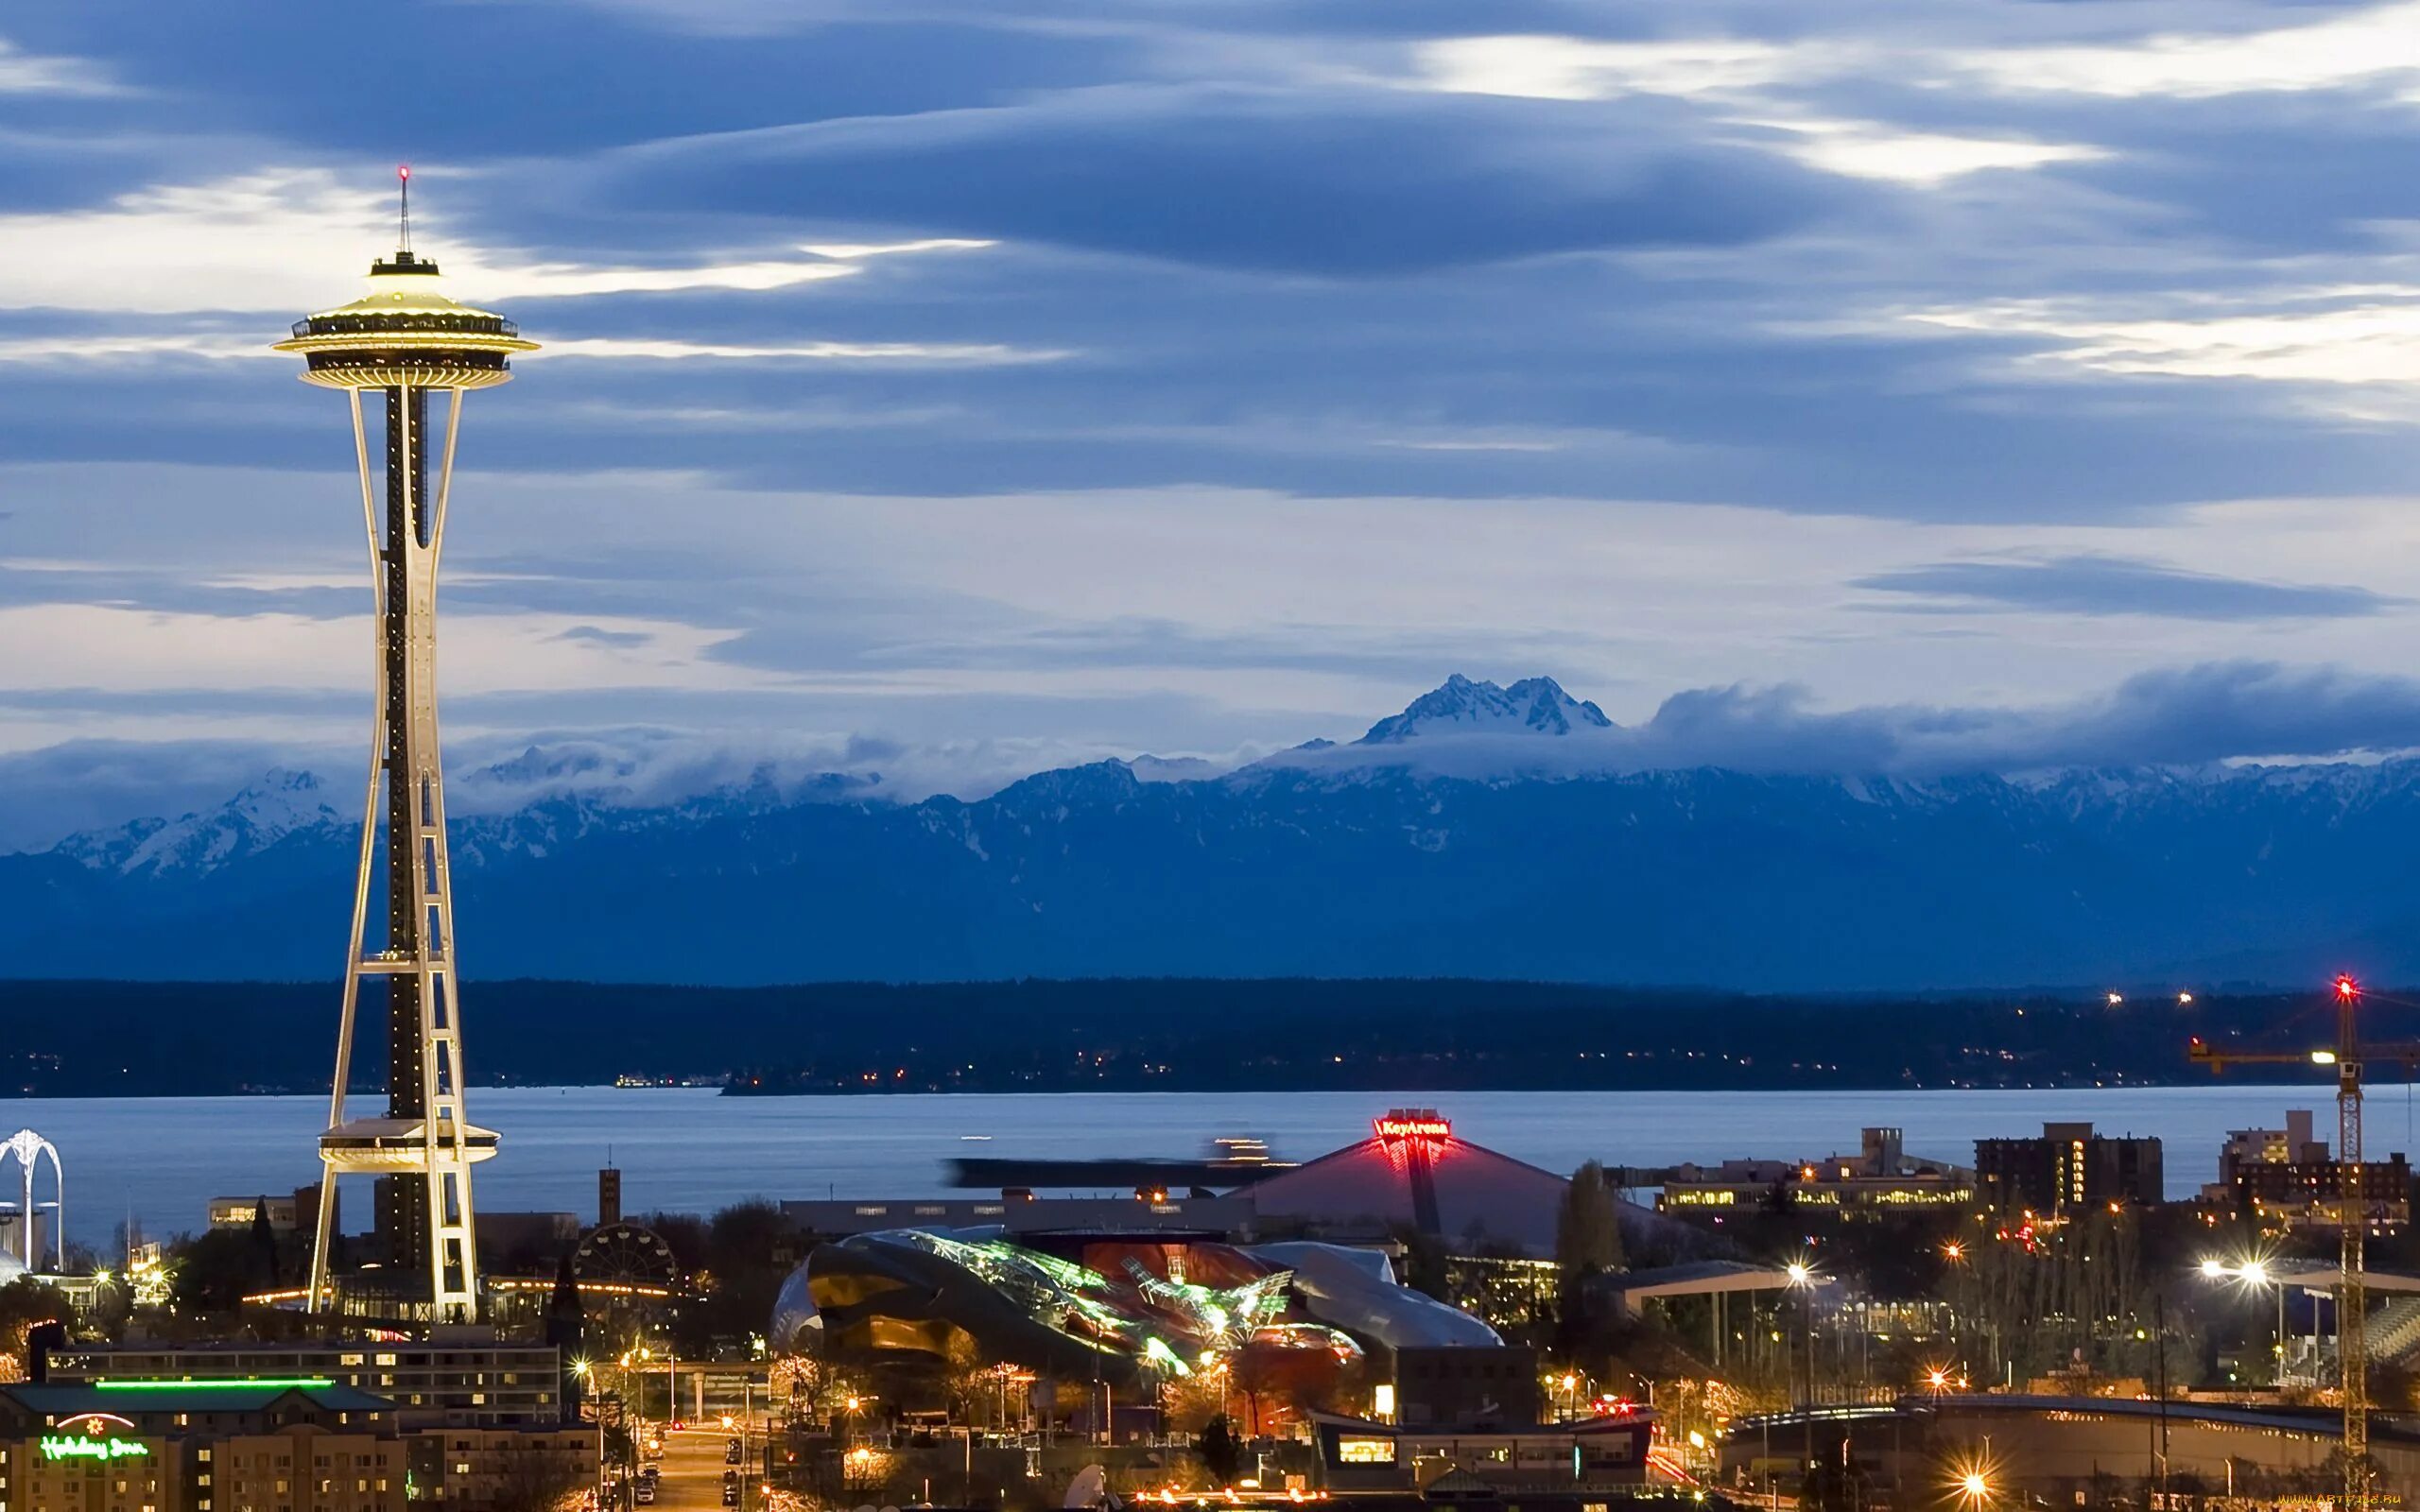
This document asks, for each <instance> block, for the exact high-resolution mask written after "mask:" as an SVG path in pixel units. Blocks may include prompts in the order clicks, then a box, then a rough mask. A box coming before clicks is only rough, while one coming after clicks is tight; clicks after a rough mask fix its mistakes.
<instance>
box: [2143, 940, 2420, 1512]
mask: <svg viewBox="0 0 2420 1512" xmlns="http://www.w3.org/2000/svg"><path fill="white" fill-rule="evenodd" d="M2334 994H2335V999H2336V1048H2335V1049H2333V1050H2307V1051H2257V1050H2213V1049H2211V1048H2210V1046H2209V1045H2207V1044H2206V1043H2204V1041H2203V1040H2201V1038H2200V1037H2198V1036H2196V1037H2195V1038H2194V1040H2192V1042H2191V1043H2190V1044H2189V1045H2188V1046H2187V1049H2186V1056H2187V1058H2188V1059H2190V1060H2192V1061H2193V1062H2194V1063H2195V1064H2197V1065H2204V1066H2207V1067H2209V1068H2210V1070H2211V1071H2212V1072H2213V1073H2217V1072H2222V1071H2224V1070H2226V1068H2227V1067H2229V1066H2243V1065H2313V1066H2334V1067H2335V1068H2336V1160H2335V1161H2334V1162H2333V1164H2334V1166H2335V1170H2336V1183H2335V1185H2336V1197H2335V1201H2334V1202H2333V1203H2332V1204H2331V1207H2332V1209H2333V1216H2334V1219H2335V1222H2336V1227H2337V1232H2338V1234H2339V1235H2340V1238H2341V1244H2340V1250H2339V1252H2340V1254H2341V1255H2342V1267H2343V1270H2342V1275H2341V1276H2340V1277H2339V1278H2338V1280H2337V1290H2336V1356H2337V1366H2338V1369H2339V1371H2340V1373H2341V1375H2342V1383H2343V1391H2344V1489H2343V1498H2342V1505H2343V1508H2344V1512H2366V1509H2367V1508H2368V1507H2369V1506H2370V1504H2371V1502H2372V1500H2373V1497H2372V1490H2371V1486H2370V1472H2369V1463H2370V1402H2369V1363H2370V1362H2369V1339H2368V1326H2367V1325H2368V1319H2369V1300H2370V1299H2369V1286H2368V1281H2367V1279H2366V1277H2365V1276H2364V1274H2363V1271H2362V1255H2361V1237H2362V1233H2363V1231H2364V1230H2365V1229H2367V1228H2368V1226H2369V1213H2368V1194H2367V1186H2368V1183H2367V1182H2366V1180H2364V1178H2363V1177H2362V1168H2361V1063H2362V1061H2363V1060H2364V1059H2365V1058H2367V1059H2373V1060H2394V1061H2401V1062H2402V1063H2403V1064H2404V1065H2405V1066H2407V1067H2409V1066H2411V1065H2412V1064H2413V1063H2414V1062H2420V1044H2408V1043H2407V1044H2372V1045H2367V1046H2365V1045H2363V1044H2362V1043H2361V1039H2360V1027H2359V1023H2358V1022H2356V1018H2357V1014H2356V1011H2355V1010H2356V1009H2358V1008H2359V1006H2360V1001H2361V988H2360V984H2359V983H2358V982H2356V981H2354V980H2353V979H2352V978H2351V977H2349V976H2339V977H2337V979H2336V981H2335V984H2334Z"/></svg>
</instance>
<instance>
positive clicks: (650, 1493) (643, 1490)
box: [631, 1481, 655, 1506]
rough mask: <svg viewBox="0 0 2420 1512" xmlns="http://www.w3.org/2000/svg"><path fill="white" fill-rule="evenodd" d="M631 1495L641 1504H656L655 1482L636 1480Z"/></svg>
mask: <svg viewBox="0 0 2420 1512" xmlns="http://www.w3.org/2000/svg"><path fill="white" fill-rule="evenodd" d="M631 1497H632V1498H633V1499H634V1500H636V1501H637V1503H638V1504H639V1505H641V1506H653V1505H654V1504H655V1483H654V1482H653V1481H637V1482H634V1483H632V1485H631Z"/></svg>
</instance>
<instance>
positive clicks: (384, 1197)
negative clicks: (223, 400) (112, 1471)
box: [277, 168, 537, 1323]
mask: <svg viewBox="0 0 2420 1512" xmlns="http://www.w3.org/2000/svg"><path fill="white" fill-rule="evenodd" d="M396 178H397V180H398V181H399V182H400V183H401V185H402V186H403V188H402V194H403V195H404V196H405V197H406V198H403V200H402V202H401V214H400V217H399V220H400V224H399V228H398V229H399V230H400V232H401V233H402V237H403V243H404V245H403V246H401V247H398V248H397V249H395V255H394V256H393V257H392V258H391V259H381V260H380V261H378V262H375V263H372V265H371V266H370V292H369V293H368V294H367V295H366V296H364V297H363V298H361V299H358V300H355V301H353V302H352V303H350V304H344V305H339V306H337V308H335V309H332V310H323V311H321V312H320V313H319V314H317V315H314V316H311V317H309V318H306V319H302V320H298V321H296V322H295V323H294V329H293V335H292V337H291V338H290V339H288V340H285V341H281V342H279V343H277V350H278V351H280V352H294V353H295V354H297V355H299V356H301V357H302V362H303V370H302V381H303V382H305V383H308V384H316V385H318V386H319V387H322V388H335V389H340V390H342V391H343V392H344V393H345V394H346V395H347V397H348V398H349V399H350V401H351V403H352V407H353V442H354V458H355V460H356V461H357V462H358V464H359V468H360V473H361V514H362V522H363V524H364V525H365V526H366V527H367V529H368V531H369V543H370V582H371V608H372V624H373V626H374V627H375V635H374V638H373V651H374V655H373V658H372V690H373V693H374V696H375V702H374V705H373V707H374V709H375V711H376V712H375V713H374V715H373V717H372V724H371V743H370V747H371V754H370V781H369V791H368V797H367V799H366V801H365V803H364V805H363V809H364V812H363V818H362V829H361V847H360V851H359V865H358V870H357V873H356V875H355V880H354V898H353V927H352V932H351V935H350V936H349V938H348V940H347V943H346V950H345V972H344V996H343V1002H342V1006H341V1007H340V1009H339V1011H338V1015H337V1055H336V1079H335V1087H334V1091H333V1093H332V1095H331V1097H330V1099H329V1105H328V1125H327V1131H326V1132H325V1133H323V1134H321V1135H320V1172H321V1176H320V1202H319V1213H318V1225H317V1236H316V1239H317V1242H316V1243H315V1244H314V1246H313V1247H312V1250H311V1292H310V1299H309V1306H310V1308H311V1310H312V1311H314V1312H318V1311H321V1310H324V1309H326V1308H328V1307H329V1306H330V1305H331V1304H332V1303H334V1302H335V1301H336V1300H337V1297H336V1287H335V1284H334V1282H335V1278H334V1277H333V1276H332V1275H331V1273H330V1264H329V1262H330V1258H331V1246H332V1244H333V1240H334V1236H335V1224H336V1216H337V1178H338V1177H347V1176H368V1177H375V1178H376V1198H375V1204H374V1205H375V1207H376V1210H377V1235H378V1244H379V1248H380V1250H381V1252H382V1253H381V1263H380V1266H379V1268H378V1269H377V1270H376V1271H374V1272H372V1273H371V1275H372V1276H374V1277H375V1278H376V1285H377V1288H378V1292H379V1295H378V1296H376V1297H370V1296H368V1295H366V1293H365V1295H363V1296H362V1297H361V1300H362V1302H363V1304H364V1308H363V1310H365V1311H375V1312H377V1313H379V1314H382V1315H386V1316H389V1317H392V1316H398V1315H400V1316H404V1317H419V1318H423V1319H425V1320H427V1321H429V1322H432V1323H450V1322H471V1321H474V1320H475V1318H476V1317H477V1314H478V1297H479V1284H478V1256H477V1252H476V1249H475V1246H474V1244H473V1232H474V1229H473V1223H472V1210H471V1167H472V1165H474V1164H475V1163H476V1162H478V1161H480V1160H487V1159H489V1158H491V1157H492V1156H493V1155H494V1154H495V1150H496V1137H495V1135H494V1133H493V1132H492V1131H491V1130H488V1129H483V1128H480V1127H478V1126H477V1125H474V1124H473V1123H471V1121H470V1119H469V1117H468V1115H467V1114H466V1113H465V1111H464V1108H463V1104H462V1097H463V1091H464V1086H465V1079H464V1076H463V1072H462V1020H461V1012H460V999H459V996H458V983H457V981H456V977H455V946H454V897H453V889H452V887H451V885H450V884H449V883H448V881H447V862H446V846H445V780H444V771H443V767H442V764H441V761H440V759H439V754H438V742H437V561H438V556H439V553H440V552H441V550H442V549H443V547H444V544H445V509H446V502H447V499H448V498H449V496H450V495H451V493H452V491H453V480H454V445H455V441H456V440H457V439H458V438H459V437H460V435H461V430H462V396H463V395H464V394H466V393H468V392H469V391H470V390H472V389H474V388H492V387H495V386H496V385H498V384H502V383H505V382H507V381H509V380H510V378H511V376H512V370H511V366H510V358H511V357H512V355H513V354H514V353H516V352H534V351H536V350H537V343H536V342H534V341H525V340H523V339H522V338H521V333H520V331H519V330H518V329H517V328H516V327H515V326H514V325H513V324H512V322H511V321H510V320H507V319H506V318H504V317H502V316H500V315H496V314H493V313H492V312H490V311H487V310H481V309H475V308H473V307H472V306H470V305H467V304H462V303H458V302H457V301H454V300H451V299H448V298H446V297H445V296H444V295H443V294H441V293H440V292H439V291H438V274H437V265H436V264H435V263H434V262H431V261H429V260H428V259H426V258H421V257H415V256H413V255H412V251H411V209H410V200H409V198H408V196H409V194H410V192H411V189H410V185H411V170H410V169H409V168H399V169H398V170H397V172H396ZM431 394H441V395H444V396H446V403H445V408H446V419H445V426H444V431H443V441H442V444H441V445H439V444H437V442H436V440H435V438H433V436H432V433H431V431H430V428H429V423H428V421H429V414H428V412H429V408H430V405H429V396H430V395H431ZM365 395H368V396H374V397H375V399H376V401H377V407H376V410H375V411H374V412H373V413H374V414H375V417H376V419H377V421H378V422H379V428H380V429H381V430H383V431H384V433H385V445H384V447H383V448H373V446H372V441H371V423H370V417H369V416H368V415H366V414H365V409H366V407H367V406H366V405H365V404H364V396H365ZM432 462H434V464H435V465H434V467H432V465H431V464H432ZM431 472H434V473H435V474H436V476H435V478H434V483H435V487H434V488H433V489H432V488H431V487H430V484H431V482H432V479H431V477H430V473H431ZM373 899H375V900H376V901H377V906H375V907H373V902H372V900H373ZM373 918H374V919H377V920H378V922H376V923H375V924H373V923H372V919H373ZM365 984H368V985H369V991H368V993H367V994H365V992H364V985H365ZM365 995H367V996H370V997H371V998H372V1000H373V1002H376V1003H377V1005H378V1006H383V1007H384V1009H385V1010H386V1011H385V1020H386V1025H385V1029H386V1033H385V1039H386V1056H385V1057H384V1060H385V1064H384V1067H383V1068H382V1069H383V1073H384V1080H385V1083H386V1088H387V1097H386V1102H387V1107H386V1110H385V1112H384V1113H383V1114H382V1115H379V1116H373V1117H368V1118H349V1117H347V1116H346V1109H345V1092H346V1089H347V1087H348V1086H349V1085H350V1083H351V1080H352V1074H353V1049H354V1016H355V1013H356V1010H357V1009H358V1008H359V1007H360V1005H361V1001H362V999H363V997H364V996H365ZM377 1000H383V1002H378V1001H377ZM367 1284H368V1281H367V1280H366V1279H357V1280H355V1282H354V1285H355V1286H356V1287H357V1288H359V1287H366V1286H367Z"/></svg>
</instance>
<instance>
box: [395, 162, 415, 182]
mask: <svg viewBox="0 0 2420 1512" xmlns="http://www.w3.org/2000/svg"><path fill="white" fill-rule="evenodd" d="M411 176H412V165H411V164H410V163H396V164H395V177H396V178H398V179H403V180H409V179H410V178H411Z"/></svg>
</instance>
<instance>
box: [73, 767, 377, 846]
mask: <svg viewBox="0 0 2420 1512" xmlns="http://www.w3.org/2000/svg"><path fill="white" fill-rule="evenodd" d="M339 822H340V820H339V817H338V816H337V811H336V810H335V809H334V808H333V807H331V806H330V805H329V803H328V801H327V790H326V784H325V783H323V782H320V779H319V778H318V777H316V776H314V775H313V774H312V773H309V772H295V771H287V770H285V769H283V768H272V769H270V770H269V771H268V772H266V773H264V774H263V775H262V777H261V780H260V781H259V782H257V783H254V784H253V785H251V786H250V787H247V788H245V789H244V790H243V791H242V792H240V793H238V794H236V795H235V796H234V797H233V798H231V799H228V800H227V801H226V802H224V803H222V804H220V805H219V806H218V807H216V808H215V809H212V810H210V811H209V812H207V813H202V814H187V815H184V816H182V817H180V818H175V819H167V820H161V819H137V820H136V821H134V822H133V823H131V824H128V825H125V826H122V827H120V828H118V829H115V830H102V831H95V832H91V833H82V834H77V835H71V836H70V837H68V838H67V839H66V840H64V841H62V842H61V844H60V846H59V851H60V852H61V853H62V854H65V855H69V856H72V857H74V858H75V859H76V860H78V861H81V862H82V863H84V864H85V865H86V866H88V867H94V868H99V869H103V870H111V871H123V872H160V871H176V870H195V871H207V870H209V869H211V868H214V867H218V866H222V865H224V864H226V863H227V862H230V861H233V860H237V859H240V858H241V857H244V856H249V855H253V854H256V853H258V852H259V851H266V850H268V848H269V847H270V846H272V845H275V844H276V843H277V842H278V841H280V840H283V839H285V837H286V836H287V835H289V834H292V833H295V832H297V831H299V830H311V829H317V828H319V827H320V826H322V825H334V824H337V823H339Z"/></svg>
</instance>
